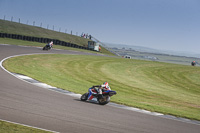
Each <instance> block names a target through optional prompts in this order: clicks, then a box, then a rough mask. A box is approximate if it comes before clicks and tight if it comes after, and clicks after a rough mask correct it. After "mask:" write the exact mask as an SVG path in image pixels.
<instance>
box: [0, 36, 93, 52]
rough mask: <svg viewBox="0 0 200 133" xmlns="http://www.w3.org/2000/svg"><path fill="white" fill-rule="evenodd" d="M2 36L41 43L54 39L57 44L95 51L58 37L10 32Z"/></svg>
mask: <svg viewBox="0 0 200 133" xmlns="http://www.w3.org/2000/svg"><path fill="white" fill-rule="evenodd" d="M0 38H11V39H18V40H24V41H32V42H40V43H49V42H51V41H53V42H54V44H55V45H61V46H66V47H73V48H79V49H85V50H91V51H95V50H93V49H89V48H88V47H83V46H80V45H77V44H74V43H69V42H65V41H60V40H57V39H50V38H40V37H32V36H24V35H18V34H9V33H0Z"/></svg>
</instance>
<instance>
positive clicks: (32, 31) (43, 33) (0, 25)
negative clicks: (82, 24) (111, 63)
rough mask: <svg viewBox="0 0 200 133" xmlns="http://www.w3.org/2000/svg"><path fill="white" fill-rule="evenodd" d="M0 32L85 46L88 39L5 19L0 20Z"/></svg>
mask: <svg viewBox="0 0 200 133" xmlns="http://www.w3.org/2000/svg"><path fill="white" fill-rule="evenodd" d="M0 32H2V33H10V34H19V35H26V36H34V37H43V38H52V39H58V40H61V41H65V42H70V43H74V44H77V45H80V46H87V45H88V41H89V39H86V38H82V37H80V36H75V35H71V34H66V33H62V32H57V31H53V30H48V29H44V28H41V27H37V26H31V25H26V24H20V23H16V22H10V21H5V20H0Z"/></svg>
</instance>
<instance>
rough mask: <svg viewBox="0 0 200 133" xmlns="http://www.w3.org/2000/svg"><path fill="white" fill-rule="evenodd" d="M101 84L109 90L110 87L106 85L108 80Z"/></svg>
mask: <svg viewBox="0 0 200 133" xmlns="http://www.w3.org/2000/svg"><path fill="white" fill-rule="evenodd" d="M103 85H105V89H106V90H110V87H109V85H108V82H104V83H103Z"/></svg>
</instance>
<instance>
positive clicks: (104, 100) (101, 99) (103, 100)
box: [98, 96, 110, 105]
mask: <svg viewBox="0 0 200 133" xmlns="http://www.w3.org/2000/svg"><path fill="white" fill-rule="evenodd" d="M98 101H99V104H100V105H105V104H107V103H109V102H110V97H109V96H104V97H103V98H100V99H98Z"/></svg>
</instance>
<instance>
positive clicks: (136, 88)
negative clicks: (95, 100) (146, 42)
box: [3, 55, 200, 120]
mask: <svg viewBox="0 0 200 133" xmlns="http://www.w3.org/2000/svg"><path fill="white" fill-rule="evenodd" d="M47 59H49V60H47ZM3 65H4V66H5V67H6V69H8V70H9V71H12V72H15V73H21V74H24V75H28V76H30V77H32V78H34V79H37V80H39V81H41V82H45V83H47V84H49V85H52V86H55V87H59V88H63V89H67V90H69V91H73V92H76V93H84V92H86V91H87V90H88V88H89V87H91V86H92V85H98V84H102V83H103V82H104V81H108V82H109V83H110V86H111V88H112V89H113V90H116V91H117V92H118V94H117V95H116V96H113V97H112V99H111V100H112V101H113V102H116V103H120V104H124V105H128V106H133V107H138V108H142V109H147V110H150V111H156V112H161V113H164V114H171V115H175V116H178V117H185V118H190V119H196V120H200V114H199V112H200V82H199V81H200V67H192V66H184V65H176V64H167V63H160V62H152V61H141V60H129V59H122V58H109V57H97V56H85V55H33V56H23V57H17V58H11V59H9V60H7V61H5V62H4V63H3Z"/></svg>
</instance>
